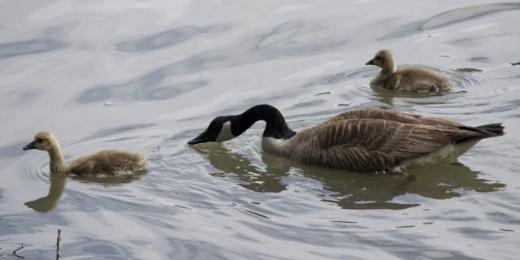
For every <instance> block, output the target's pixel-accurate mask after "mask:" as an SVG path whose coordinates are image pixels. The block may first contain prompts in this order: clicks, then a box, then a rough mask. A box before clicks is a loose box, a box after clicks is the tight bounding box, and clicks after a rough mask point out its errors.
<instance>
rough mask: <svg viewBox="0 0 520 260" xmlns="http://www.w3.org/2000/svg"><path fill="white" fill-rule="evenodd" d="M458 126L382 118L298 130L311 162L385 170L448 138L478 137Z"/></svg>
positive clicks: (443, 144)
mask: <svg viewBox="0 0 520 260" xmlns="http://www.w3.org/2000/svg"><path fill="white" fill-rule="evenodd" d="M478 136H479V133H478V132H474V131H471V130H465V129H461V128H456V127H452V128H448V127H437V126H432V125H420V124H405V123H400V122H396V121H391V120H384V119H352V120H343V121H339V122H327V123H324V124H322V125H319V126H316V127H314V128H310V129H308V130H306V131H304V132H302V133H301V134H300V138H304V139H305V138H306V140H307V141H306V142H307V144H308V145H310V146H313V149H307V150H308V151H310V152H307V153H306V154H305V155H304V156H303V157H305V160H306V161H308V162H309V163H311V164H318V163H321V164H323V163H325V164H326V165H327V166H329V167H332V168H342V169H349V170H355V171H377V170H386V169H390V168H392V167H394V166H396V165H397V164H398V163H399V162H400V161H402V160H405V159H410V158H415V157H418V156H421V155H425V154H428V153H431V152H433V151H435V150H436V149H439V148H441V147H443V146H445V145H448V144H450V143H452V142H456V141H457V140H461V139H464V138H465V139H470V138H473V137H478Z"/></svg>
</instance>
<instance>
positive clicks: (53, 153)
mask: <svg viewBox="0 0 520 260" xmlns="http://www.w3.org/2000/svg"><path fill="white" fill-rule="evenodd" d="M31 149H37V150H42V151H47V152H48V153H49V157H50V172H51V174H53V175H76V176H88V177H106V176H118V175H128V174H134V173H138V172H144V171H146V170H147V165H148V163H147V161H146V160H145V159H144V158H143V157H142V156H141V155H139V154H136V153H131V152H126V151H116V150H103V151H100V152H97V153H95V154H92V155H87V156H83V157H80V158H79V159H77V160H75V161H72V162H70V163H68V164H67V163H65V162H64V160H63V155H62V153H61V148H60V144H59V142H58V139H56V137H55V136H54V135H53V134H52V133H50V132H47V131H41V132H39V133H37V134H36V135H35V136H34V141H32V142H31V143H29V144H28V145H26V146H24V147H23V150H31Z"/></svg>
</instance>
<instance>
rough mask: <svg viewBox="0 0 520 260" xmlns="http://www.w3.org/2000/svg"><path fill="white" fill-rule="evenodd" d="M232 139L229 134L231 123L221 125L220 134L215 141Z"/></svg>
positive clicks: (231, 134)
mask: <svg viewBox="0 0 520 260" xmlns="http://www.w3.org/2000/svg"><path fill="white" fill-rule="evenodd" d="M233 138H235V136H234V135H233V133H232V132H231V122H230V121H227V122H225V123H224V124H223V125H222V128H221V129H220V133H218V136H217V139H215V141H217V142H224V141H227V140H229V139H233Z"/></svg>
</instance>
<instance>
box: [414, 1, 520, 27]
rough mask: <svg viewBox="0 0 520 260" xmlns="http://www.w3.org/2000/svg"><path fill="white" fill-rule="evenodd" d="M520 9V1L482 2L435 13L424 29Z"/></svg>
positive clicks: (424, 25) (426, 22)
mask: <svg viewBox="0 0 520 260" xmlns="http://www.w3.org/2000/svg"><path fill="white" fill-rule="evenodd" d="M518 9H520V3H515V2H510V3H498V4H482V5H474V6H469V7H463V8H457V9H453V10H450V11H446V12H443V13H440V14H438V15H435V16H433V17H431V18H429V19H428V20H426V21H425V23H424V24H423V25H422V28H423V29H424V30H433V29H438V28H442V27H446V26H449V25H452V24H456V23H460V22H465V21H469V20H472V19H476V18H481V17H483V16H487V15H490V14H494V13H498V12H505V11H516V10H518Z"/></svg>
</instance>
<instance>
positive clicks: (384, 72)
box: [366, 50, 452, 93]
mask: <svg viewBox="0 0 520 260" xmlns="http://www.w3.org/2000/svg"><path fill="white" fill-rule="evenodd" d="M366 65H375V66H378V67H380V68H381V71H380V72H379V74H378V75H377V76H376V77H375V78H374V79H373V80H372V81H371V82H370V86H372V87H379V88H384V89H388V90H394V91H401V92H417V93H436V92H445V91H449V90H450V89H451V88H452V84H451V82H450V80H448V79H447V78H445V77H443V76H442V75H440V74H437V73H435V72H432V71H430V70H427V69H425V68H422V67H409V68H403V69H399V70H398V69H397V66H396V64H395V58H394V55H392V52H391V51H390V50H380V51H378V52H377V53H376V55H375V56H374V58H373V59H371V60H370V61H368V62H367V63H366Z"/></svg>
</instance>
